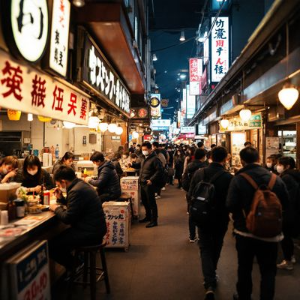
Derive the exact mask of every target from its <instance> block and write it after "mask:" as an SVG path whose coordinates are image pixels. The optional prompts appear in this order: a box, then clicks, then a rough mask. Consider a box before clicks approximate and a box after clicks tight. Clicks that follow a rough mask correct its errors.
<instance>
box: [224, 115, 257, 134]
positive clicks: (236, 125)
mask: <svg viewBox="0 0 300 300" xmlns="http://www.w3.org/2000/svg"><path fill="white" fill-rule="evenodd" d="M228 121H229V125H228V127H227V128H226V129H225V128H223V127H222V126H221V122H220V132H225V131H241V130H247V129H255V128H257V129H259V128H261V127H262V120H261V114H253V115H252V116H251V118H250V120H249V121H243V120H242V119H241V118H240V117H235V118H230V119H228Z"/></svg>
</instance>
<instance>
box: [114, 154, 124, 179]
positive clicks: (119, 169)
mask: <svg viewBox="0 0 300 300" xmlns="http://www.w3.org/2000/svg"><path fill="white" fill-rule="evenodd" d="M112 163H113V164H114V166H115V168H116V172H117V174H118V176H119V177H121V176H122V175H123V173H124V172H123V170H122V168H121V165H120V163H119V160H118V159H117V158H114V159H112Z"/></svg>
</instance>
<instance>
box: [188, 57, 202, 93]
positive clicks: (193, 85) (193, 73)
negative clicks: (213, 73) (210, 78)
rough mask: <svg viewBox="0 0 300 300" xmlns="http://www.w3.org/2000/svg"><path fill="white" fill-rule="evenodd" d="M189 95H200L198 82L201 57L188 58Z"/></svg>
mask: <svg viewBox="0 0 300 300" xmlns="http://www.w3.org/2000/svg"><path fill="white" fill-rule="evenodd" d="M189 63H190V95H194V96H195V95H200V90H201V87H200V82H201V76H202V73H203V67H202V59H200V58H190V61H189Z"/></svg>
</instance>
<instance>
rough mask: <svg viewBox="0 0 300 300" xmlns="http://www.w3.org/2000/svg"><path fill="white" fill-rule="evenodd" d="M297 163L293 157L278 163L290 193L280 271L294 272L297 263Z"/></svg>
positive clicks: (299, 195) (299, 188) (299, 207)
mask: <svg viewBox="0 0 300 300" xmlns="http://www.w3.org/2000/svg"><path fill="white" fill-rule="evenodd" d="M295 167H296V163H295V160H294V159H293V158H292V157H280V158H279V159H278V163H277V172H278V173H279V176H280V178H281V179H282V180H283V182H284V183H285V184H286V187H287V190H288V193H289V206H288V209H287V210H286V211H285V216H284V218H283V224H282V225H283V226H282V232H283V235H284V238H283V240H282V241H281V248H282V252H283V257H284V259H283V261H282V262H281V263H280V264H278V265H277V268H278V269H283V270H293V269H294V266H293V264H294V263H296V259H295V256H294V242H293V237H296V236H297V235H298V234H299V229H300V226H299V219H300V172H299V171H297V170H296V169H295Z"/></svg>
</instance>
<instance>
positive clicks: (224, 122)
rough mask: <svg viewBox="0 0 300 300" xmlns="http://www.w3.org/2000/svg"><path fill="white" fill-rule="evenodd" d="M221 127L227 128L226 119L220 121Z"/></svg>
mask: <svg viewBox="0 0 300 300" xmlns="http://www.w3.org/2000/svg"><path fill="white" fill-rule="evenodd" d="M221 126H222V127H223V128H224V129H226V128H227V127H228V126H229V121H228V120H227V119H223V120H221Z"/></svg>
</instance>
